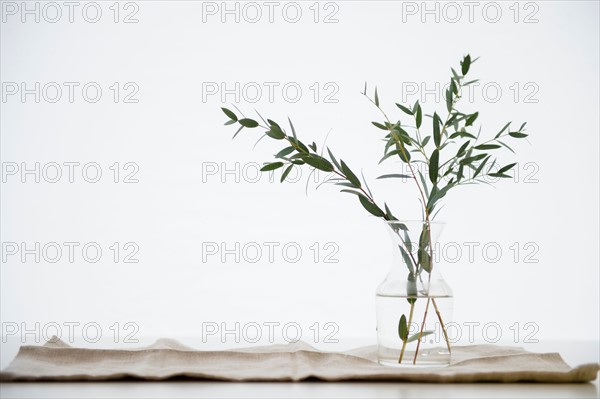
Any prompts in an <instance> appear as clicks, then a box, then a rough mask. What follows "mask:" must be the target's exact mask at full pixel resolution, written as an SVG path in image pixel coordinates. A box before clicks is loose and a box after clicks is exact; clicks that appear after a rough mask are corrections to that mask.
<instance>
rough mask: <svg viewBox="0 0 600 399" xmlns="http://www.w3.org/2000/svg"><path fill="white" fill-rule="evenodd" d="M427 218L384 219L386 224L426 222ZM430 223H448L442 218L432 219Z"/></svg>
mask: <svg viewBox="0 0 600 399" xmlns="http://www.w3.org/2000/svg"><path fill="white" fill-rule="evenodd" d="M425 222H426V220H423V219H410V220H409V219H407V220H384V223H386V224H397V223H425ZM429 224H446V222H444V221H441V220H430V221H429Z"/></svg>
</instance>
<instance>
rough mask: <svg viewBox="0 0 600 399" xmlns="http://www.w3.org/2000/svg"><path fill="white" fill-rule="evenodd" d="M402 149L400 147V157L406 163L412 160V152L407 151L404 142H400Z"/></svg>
mask: <svg viewBox="0 0 600 399" xmlns="http://www.w3.org/2000/svg"><path fill="white" fill-rule="evenodd" d="M400 146H401V149H399V150H398V151H399V152H398V156H399V157H400V159H401V160H402V161H404V162H406V163H408V162H410V152H408V151H406V148H404V145H403V144H400Z"/></svg>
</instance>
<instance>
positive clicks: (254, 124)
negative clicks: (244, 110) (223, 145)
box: [239, 118, 258, 128]
mask: <svg viewBox="0 0 600 399" xmlns="http://www.w3.org/2000/svg"><path fill="white" fill-rule="evenodd" d="M239 122H240V125H242V126H244V127H249V128H254V127H257V126H258V122H257V121H255V120H254V119H249V118H244V119H240V120H239Z"/></svg>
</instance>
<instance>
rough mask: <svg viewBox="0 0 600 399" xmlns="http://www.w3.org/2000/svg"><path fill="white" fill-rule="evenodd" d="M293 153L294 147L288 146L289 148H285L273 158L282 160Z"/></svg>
mask: <svg viewBox="0 0 600 399" xmlns="http://www.w3.org/2000/svg"><path fill="white" fill-rule="evenodd" d="M293 151H294V147H292V146H289V147H285V148H284V149H283V150H281V151H279V152H278V153H277V154H276V155H275V158H283V157H285V156H286V155H289V154H291V153H292V152H293Z"/></svg>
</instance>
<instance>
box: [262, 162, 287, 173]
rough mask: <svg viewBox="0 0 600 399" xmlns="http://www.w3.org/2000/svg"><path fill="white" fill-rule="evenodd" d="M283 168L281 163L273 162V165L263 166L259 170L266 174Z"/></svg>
mask: <svg viewBox="0 0 600 399" xmlns="http://www.w3.org/2000/svg"><path fill="white" fill-rule="evenodd" d="M282 166H283V162H273V163H268V164H266V165H265V166H263V167H262V168H260V171H261V172H268V171H270V170H275V169H279V168H281V167H282Z"/></svg>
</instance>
